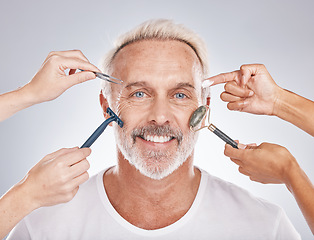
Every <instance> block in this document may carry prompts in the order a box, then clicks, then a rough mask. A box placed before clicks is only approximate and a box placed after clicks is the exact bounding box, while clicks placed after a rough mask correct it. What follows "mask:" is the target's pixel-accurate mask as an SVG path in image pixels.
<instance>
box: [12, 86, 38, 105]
mask: <svg viewBox="0 0 314 240" xmlns="http://www.w3.org/2000/svg"><path fill="white" fill-rule="evenodd" d="M16 92H17V94H19V97H20V99H21V101H23V103H24V104H25V107H30V106H32V105H35V104H37V103H40V101H39V100H38V96H36V94H35V93H34V91H32V86H30V83H27V84H26V85H24V86H23V87H21V88H19V89H17V90H16Z"/></svg>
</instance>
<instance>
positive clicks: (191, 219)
mask: <svg viewBox="0 0 314 240" xmlns="http://www.w3.org/2000/svg"><path fill="white" fill-rule="evenodd" d="M201 172H202V177H201V182H200V186H199V189H198V192H197V195H196V198H195V200H194V202H193V204H192V206H191V208H190V209H189V211H188V212H187V213H186V214H185V215H184V216H183V217H182V218H181V219H179V220H178V221H177V222H175V223H173V224H171V225H169V226H167V227H164V228H161V229H157V230H145V229H141V228H138V227H136V226H134V225H132V224H130V223H129V222H127V221H126V220H125V219H123V218H122V217H121V216H120V215H119V214H118V212H116V210H115V209H114V208H113V206H112V205H111V204H110V202H109V200H108V197H107V194H106V192H105V189H104V185H103V174H104V171H102V172H100V173H98V174H97V175H95V176H93V177H91V178H90V180H89V181H87V182H86V183H84V184H83V185H81V186H80V189H79V191H78V193H77V195H76V196H75V197H74V198H73V200H72V201H70V202H68V203H65V204H59V205H56V206H52V207H44V208H40V209H37V210H36V211H34V212H32V213H31V214H30V215H28V216H26V217H25V218H24V219H23V220H22V221H21V222H20V223H19V224H18V225H17V226H16V227H15V228H14V229H13V230H12V232H11V233H10V235H9V237H8V239H10V240H12V239H34V240H37V239H38V240H44V239H57V240H62V239H66V240H69V239H95V240H98V239H137V240H139V239H167V240H169V239H170V240H171V239H189V240H190V239H198V240H200V239H219V240H222V239H241V240H245V239H250V240H252V239H262V240H266V239H284V240H289V239H301V238H300V235H299V234H298V233H297V232H296V230H295V228H294V227H293V226H292V224H291V222H290V221H289V219H288V218H287V216H286V214H285V213H284V211H283V210H282V209H281V208H279V207H278V206H275V205H273V204H271V203H268V202H267V201H265V200H262V199H258V198H256V197H254V196H252V195H251V194H250V193H248V192H247V191H246V190H243V189H241V188H239V187H237V186H235V185H233V184H231V183H228V182H225V181H223V180H221V179H219V178H217V177H214V176H211V175H210V174H208V173H207V172H205V171H204V170H201Z"/></svg>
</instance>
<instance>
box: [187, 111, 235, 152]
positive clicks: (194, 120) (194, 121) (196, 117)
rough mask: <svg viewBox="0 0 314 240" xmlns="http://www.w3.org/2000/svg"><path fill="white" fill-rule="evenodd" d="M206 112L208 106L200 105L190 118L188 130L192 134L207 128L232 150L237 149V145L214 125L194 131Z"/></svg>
mask: <svg viewBox="0 0 314 240" xmlns="http://www.w3.org/2000/svg"><path fill="white" fill-rule="evenodd" d="M207 110H209V107H208V106H205V105H202V106H200V107H199V108H197V109H196V110H195V111H194V112H193V114H192V115H191V117H190V121H189V126H190V129H191V130H192V131H194V132H197V131H199V130H201V129H203V128H208V129H209V130H210V131H211V132H213V133H214V134H216V135H217V136H218V137H220V138H221V139H222V140H223V141H225V142H226V143H228V144H230V145H231V146H232V147H233V148H238V144H237V143H236V142H235V141H234V140H232V139H231V138H230V137H229V136H228V135H226V134H225V133H224V132H222V131H221V130H220V129H218V128H217V127H216V126H215V125H214V124H212V123H210V124H209V126H204V127H201V128H199V129H196V130H195V129H194V128H195V127H196V126H197V125H198V124H199V123H200V122H201V121H202V120H203V119H204V117H205V116H206V113H207ZM208 123H209V111H208Z"/></svg>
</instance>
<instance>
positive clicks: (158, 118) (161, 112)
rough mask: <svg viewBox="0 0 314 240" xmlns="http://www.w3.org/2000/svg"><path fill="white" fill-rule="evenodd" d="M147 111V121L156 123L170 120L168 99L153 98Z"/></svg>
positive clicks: (164, 122)
mask: <svg viewBox="0 0 314 240" xmlns="http://www.w3.org/2000/svg"><path fill="white" fill-rule="evenodd" d="M149 111H150V113H149V119H148V120H149V122H151V123H154V124H157V125H163V124H167V123H168V124H169V123H170V122H171V117H172V112H171V109H170V106H169V103H168V101H166V100H163V99H155V100H154V103H153V104H152V106H151V109H150V110H149Z"/></svg>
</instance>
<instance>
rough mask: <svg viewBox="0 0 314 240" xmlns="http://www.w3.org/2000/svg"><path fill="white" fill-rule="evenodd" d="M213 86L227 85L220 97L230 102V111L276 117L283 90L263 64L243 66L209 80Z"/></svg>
mask: <svg viewBox="0 0 314 240" xmlns="http://www.w3.org/2000/svg"><path fill="white" fill-rule="evenodd" d="M208 80H209V81H212V82H213V84H212V85H216V84H219V83H227V84H225V92H223V93H222V94H221V95H220V97H221V99H222V100H223V101H225V102H228V105H227V107H228V109H229V110H236V111H243V112H248V113H254V114H266V115H274V109H275V104H276V101H277V99H278V98H279V97H280V91H281V90H282V89H281V88H280V87H279V86H278V85H277V84H276V83H275V81H274V80H273V79H272V77H271V75H270V74H269V73H268V71H267V69H266V67H265V66H264V65H262V64H249V65H242V66H241V68H240V70H238V71H234V72H229V73H222V74H219V75H217V76H214V77H211V78H208Z"/></svg>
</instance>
